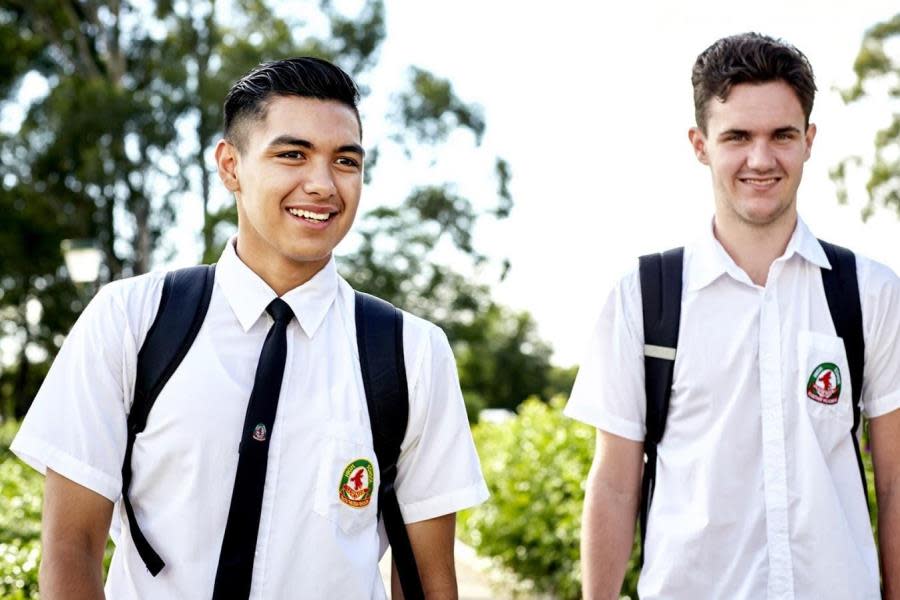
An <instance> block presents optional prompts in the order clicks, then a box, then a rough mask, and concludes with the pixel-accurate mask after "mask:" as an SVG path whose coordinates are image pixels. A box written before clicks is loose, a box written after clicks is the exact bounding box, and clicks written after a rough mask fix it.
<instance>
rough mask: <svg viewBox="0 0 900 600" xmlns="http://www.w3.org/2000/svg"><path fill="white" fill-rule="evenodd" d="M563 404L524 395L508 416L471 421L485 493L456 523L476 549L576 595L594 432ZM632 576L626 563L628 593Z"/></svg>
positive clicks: (548, 587)
mask: <svg viewBox="0 0 900 600" xmlns="http://www.w3.org/2000/svg"><path fill="white" fill-rule="evenodd" d="M564 402H565V401H564V399H563V398H561V397H556V398H554V399H553V400H552V401H551V402H550V403H549V404H544V403H543V402H540V401H539V400H537V399H536V398H530V399H529V400H526V401H525V402H524V403H523V404H522V405H521V406H520V407H519V411H518V414H517V416H515V417H514V418H512V419H510V420H509V421H506V422H504V423H499V424H498V423H480V424H478V425H476V426H475V427H474V429H473V433H474V436H475V443H476V445H477V446H478V452H479V455H480V456H481V466H482V469H483V470H484V475H485V479H486V480H487V482H488V487H489V488H490V491H491V499H490V500H488V501H487V502H485V503H484V504H482V505H481V506H478V507H476V508H474V509H473V510H471V511H467V512H465V513H463V514H462V515H460V524H461V535H462V536H463V538H464V539H465V540H466V541H467V542H468V543H469V544H471V545H472V546H473V547H474V548H475V549H476V551H478V553H479V554H483V555H487V556H491V557H494V558H496V559H497V560H499V562H500V563H501V564H503V565H504V566H506V567H508V568H510V569H512V570H513V571H514V572H516V573H517V574H518V575H520V576H522V577H524V578H527V579H528V580H530V581H531V582H532V583H533V585H534V588H535V589H536V590H537V591H538V592H542V593H549V594H552V595H553V596H555V597H558V598H560V599H564V600H568V599H577V598H580V597H581V569H580V563H579V554H580V552H579V540H580V538H581V509H582V504H583V502H584V481H585V478H586V477H587V472H588V469H589V468H590V465H591V459H592V458H593V453H594V430H593V428H591V427H588V426H586V425H583V424H581V423H578V422H576V421H573V420H572V419H568V418H566V417H564V416H563V415H562V407H563V405H564ZM635 581H636V573H634V572H633V569H630V572H629V576H628V581H627V582H626V584H627V585H626V586H625V591H626V592H631V593H633V588H634V583H635Z"/></svg>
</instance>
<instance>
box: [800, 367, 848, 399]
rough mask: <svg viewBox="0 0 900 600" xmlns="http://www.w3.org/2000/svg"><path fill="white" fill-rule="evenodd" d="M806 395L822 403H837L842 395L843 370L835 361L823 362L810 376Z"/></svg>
mask: <svg viewBox="0 0 900 600" xmlns="http://www.w3.org/2000/svg"><path fill="white" fill-rule="evenodd" d="M806 396H807V397H808V398H809V399H810V400H815V401H816V402H820V403H822V404H837V402H838V399H839V398H840V396H841V370H840V369H839V368H838V366H837V365H836V364H834V363H822V364H821V365H819V366H818V367H816V368H815V369H813V372H812V374H811V375H810V376H809V382H808V383H807V384H806Z"/></svg>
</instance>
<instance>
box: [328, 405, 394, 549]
mask: <svg viewBox="0 0 900 600" xmlns="http://www.w3.org/2000/svg"><path fill="white" fill-rule="evenodd" d="M370 439H371V437H370V434H369V432H368V431H362V430H360V429H359V428H358V427H357V426H354V425H349V424H341V423H331V424H329V425H328V426H327V427H326V429H325V431H324V432H323V434H322V443H323V453H322V463H321V465H320V466H319V472H318V476H317V478H316V492H315V503H314V507H313V508H314V510H315V512H316V513H317V514H319V515H320V516H322V517H324V518H326V519H328V520H329V521H332V522H333V523H334V524H336V525H337V526H338V527H340V529H341V530H342V531H343V532H344V533H345V534H347V535H354V534H358V533H359V532H360V531H362V530H363V529H364V528H365V527H367V526H373V527H374V526H375V525H376V523H377V521H376V519H377V514H378V483H379V481H378V480H379V472H378V461H377V460H376V459H375V451H374V450H373V448H372V446H371V444H370V443H369V440H370Z"/></svg>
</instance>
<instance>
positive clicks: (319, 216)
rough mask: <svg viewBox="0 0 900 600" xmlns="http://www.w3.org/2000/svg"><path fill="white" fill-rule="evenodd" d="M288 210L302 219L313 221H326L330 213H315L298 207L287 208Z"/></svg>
mask: <svg viewBox="0 0 900 600" xmlns="http://www.w3.org/2000/svg"><path fill="white" fill-rule="evenodd" d="M288 212H289V213H291V214H292V215H294V216H295V217H303V218H304V219H312V220H313V221H327V220H328V219H329V217H331V213H317V212H312V211H309V210H302V209H299V208H289V209H288Z"/></svg>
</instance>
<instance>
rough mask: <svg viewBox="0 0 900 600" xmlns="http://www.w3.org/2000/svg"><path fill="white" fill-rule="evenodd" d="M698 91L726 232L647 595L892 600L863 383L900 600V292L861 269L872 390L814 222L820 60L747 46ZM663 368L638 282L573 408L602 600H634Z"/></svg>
mask: <svg viewBox="0 0 900 600" xmlns="http://www.w3.org/2000/svg"><path fill="white" fill-rule="evenodd" d="M692 83H693V85H694V102H695V111H696V115H695V116H696V123H697V125H696V126H695V127H692V128H691V129H690V131H689V138H690V140H691V145H692V148H693V150H694V153H695V155H696V156H697V159H698V160H699V161H700V163H701V164H704V165H706V166H708V167H709V168H710V174H711V176H712V187H713V197H714V199H715V216H714V219H713V222H712V225H711V226H710V227H708V229H707V230H706V231H705V232H704V234H703V236H702V237H701V238H700V239H699V240H697V241H696V242H694V243H693V244H690V245H688V246H687V247H686V248H685V251H684V263H683V273H682V284H683V289H682V297H681V319H680V327H679V329H678V343H677V349H676V353H675V356H674V375H673V382H672V388H671V399H670V402H669V409H668V410H669V412H668V417H667V418H666V421H665V429H664V430H663V434H662V440H661V441H660V443H659V444H658V446H657V453H658V454H657V458H656V480H655V485H654V487H653V489H652V491H651V494H650V498H651V500H652V502H651V503H650V509H649V515H648V517H647V527H646V529H647V531H645V532H642V535H643V536H644V547H643V558H644V563H643V566H642V569H641V574H640V579H639V582H638V594H639V596H640V597H641V598H642V599H644V600H651V599H663V598H665V599H667V600H669V599H675V600H682V599H683V600H697V599H703V598H710V599H718V598H729V599H735V600H756V599H758V598H768V599H770V600H771V599H778V600H793V599H798V600H800V599H802V600H823V599H825V600H827V599H834V600H844V599H847V598H861V599H862V598H865V599H867V600H868V599H871V600H875V599H877V598H879V597H880V595H881V591H880V583H881V582H880V581H879V556H878V553H877V551H876V546H875V541H874V539H873V536H872V531H871V528H870V525H869V515H868V511H867V506H866V495H865V490H864V489H863V486H862V484H861V481H860V475H861V473H860V468H861V465H858V464H857V456H856V449H855V447H854V440H853V439H852V438H851V431H852V430H853V427H854V411H853V407H852V406H851V404H852V401H851V398H852V386H858V385H862V386H863V387H862V390H861V391H862V396H861V397H862V411H863V414H864V415H865V416H866V417H867V418H868V419H869V421H868V423H869V431H870V440H871V445H872V458H873V463H874V467H875V475H876V478H875V483H876V491H877V494H876V495H877V499H878V504H879V513H878V515H879V517H878V518H879V541H880V544H879V546H880V553H881V556H880V561H881V566H882V569H881V576H882V581H883V583H884V591H885V593H886V594H887V596H886V597H889V598H897V597H900V502H897V500H896V499H897V498H900V410H898V409H900V346H898V344H897V340H898V338H900V281H898V279H897V276H896V275H895V274H893V273H891V272H890V270H889V269H887V268H886V267H884V266H883V265H879V264H877V263H875V262H873V261H870V260H868V259H865V258H864V257H859V256H857V257H856V265H857V275H858V285H859V292H860V301H861V304H862V321H863V334H864V338H865V357H864V358H865V367H864V372H863V380H862V382H859V381H852V382H851V381H850V377H849V368H848V367H849V365H848V361H847V355H846V351H845V349H844V344H843V340H841V339H840V338H839V337H837V335H836V332H835V327H834V324H833V322H832V319H831V313H830V311H829V307H828V302H827V299H826V297H825V293H824V287H823V281H822V271H823V270H827V269H831V268H832V265H831V264H830V263H829V261H828V258H827V256H826V254H825V252H824V250H823V248H822V246H821V245H820V243H819V241H818V240H817V239H816V238H815V237H814V236H813V235H812V233H810V231H809V229H808V228H807V227H806V225H805V224H804V222H803V221H802V220H801V219H800V218H799V216H798V214H797V189H798V187H799V185H800V180H801V177H802V172H803V165H804V163H805V162H806V160H808V159H809V157H810V151H811V148H812V143H813V140H814V138H815V134H816V126H815V125H814V124H812V123H810V122H809V117H810V113H811V111H812V104H813V98H814V95H815V83H814V80H813V75H812V68H811V66H810V65H809V62H808V61H807V59H806V57H805V56H803V54H802V53H800V51H799V50H797V49H796V48H794V47H793V46H790V45H789V44H787V43H785V42H782V41H780V40H775V39H772V38H770V37H767V36H763V35H760V34H755V33H747V34H741V35H735V36H730V37H727V38H723V39H720V40H718V41H717V42H715V43H714V44H713V45H712V46H710V47H709V48H707V49H706V50H705V51H704V52H703V53H701V54H700V56H699V57H698V58H697V61H696V63H695V64H694V70H693V76H692ZM644 353H645V346H644V335H643V318H642V302H641V290H640V283H639V276H638V271H637V269H635V270H634V271H633V272H631V273H629V274H628V275H627V276H625V277H624V278H623V279H622V280H621V281H620V282H619V284H618V285H617V286H616V288H615V290H614V291H613V292H612V293H611V295H610V296H609V298H608V299H607V302H606V304H605V305H604V307H603V309H602V311H601V315H600V319H599V321H598V324H597V328H596V330H595V333H594V336H593V338H592V341H591V346H590V349H589V351H588V354H587V356H586V358H585V361H584V363H583V364H582V366H581V369H580V370H579V373H578V376H577V379H576V382H575V386H574V389H573V391H572V395H571V398H570V401H569V404H568V405H567V407H566V413H567V414H568V415H570V416H572V417H574V418H576V419H580V420H582V421H584V422H586V423H589V424H592V425H594V426H596V427H597V428H598V434H597V450H596V454H595V458H594V464H593V466H592V468H591V472H590V474H589V475H588V481H587V485H586V488H587V489H586V498H585V509H584V521H583V523H582V532H583V533H582V546H581V547H582V565H583V572H584V595H585V597H586V598H607V597H612V596H614V595H616V594H617V593H618V592H619V589H620V587H621V585H622V579H623V576H624V573H625V567H626V564H627V561H628V557H629V554H630V551H631V546H632V542H633V538H634V525H635V519H636V515H637V512H638V503H639V501H640V499H641V478H642V471H643V468H644V453H643V440H644V435H645V414H646V402H647V400H646V395H645V388H644V385H645V382H644ZM841 374H843V376H841ZM891 594H893V595H891Z"/></svg>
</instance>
